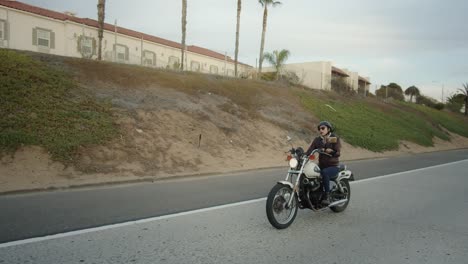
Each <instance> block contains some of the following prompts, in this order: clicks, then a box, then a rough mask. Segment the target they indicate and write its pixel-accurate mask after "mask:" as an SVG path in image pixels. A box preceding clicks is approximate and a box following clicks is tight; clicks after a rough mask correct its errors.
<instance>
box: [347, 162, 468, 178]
mask: <svg viewBox="0 0 468 264" xmlns="http://www.w3.org/2000/svg"><path fill="white" fill-rule="evenodd" d="M467 161H468V159H464V160H459V161H454V162H449V163H444V164H439V165H434V166H429V167H424V168H419V169H414V170H409V171H402V172H397V173H392V174H387V175H382V176H376V177H372V178H367V179H362V180H358V181H355V182H354V184H356V183H360V182H367V181H374V180H381V179H385V178H388V177H393V176H398V175H402V174H407V173H413V172H419V171H424V170H430V169H435V168H440V167H445V166H450V165H454V164H458V163H463V162H467ZM352 183H353V182H352Z"/></svg>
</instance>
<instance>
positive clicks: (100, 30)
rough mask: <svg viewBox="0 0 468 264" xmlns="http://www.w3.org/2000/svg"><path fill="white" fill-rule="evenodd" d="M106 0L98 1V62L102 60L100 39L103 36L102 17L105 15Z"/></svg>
mask: <svg viewBox="0 0 468 264" xmlns="http://www.w3.org/2000/svg"><path fill="white" fill-rule="evenodd" d="M105 6H106V0H98V4H97V9H98V26H99V28H98V38H99V43H98V60H102V38H103V36H104V15H105V13H104V12H105Z"/></svg>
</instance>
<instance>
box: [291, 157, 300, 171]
mask: <svg viewBox="0 0 468 264" xmlns="http://www.w3.org/2000/svg"><path fill="white" fill-rule="evenodd" d="M297 164H298V161H297V159H295V158H292V159H290V160H289V167H291V168H293V169H295V168H296V167H297Z"/></svg>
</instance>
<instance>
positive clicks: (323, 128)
mask: <svg viewBox="0 0 468 264" xmlns="http://www.w3.org/2000/svg"><path fill="white" fill-rule="evenodd" d="M326 128H327V127H324V126H323V127H320V128H319V130H325V129H326Z"/></svg>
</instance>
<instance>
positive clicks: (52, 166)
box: [0, 54, 468, 192]
mask: <svg viewBox="0 0 468 264" xmlns="http://www.w3.org/2000/svg"><path fill="white" fill-rule="evenodd" d="M34 56H36V57H38V58H39V59H40V60H42V61H46V62H47V63H49V64H50V65H52V66H53V67H57V68H61V69H66V70H67V71H68V72H69V73H71V74H72V75H73V76H74V78H75V80H76V81H77V82H78V83H79V86H80V89H83V90H84V91H86V92H87V93H88V94H90V95H92V96H94V97H96V98H98V99H99V100H103V101H105V102H108V103H109V104H111V106H112V112H113V115H114V118H115V123H116V124H117V125H118V128H119V135H118V137H116V138H114V139H113V140H111V141H109V142H108V143H106V144H104V145H95V146H92V145H87V146H81V147H80V148H79V149H78V150H77V154H76V155H75V160H74V161H73V163H72V164H70V165H67V166H65V165H63V164H62V163H60V162H56V161H53V160H51V158H50V156H49V154H48V153H47V152H46V151H45V150H44V149H42V148H40V147H37V146H24V147H22V148H20V149H19V150H18V151H17V152H16V153H14V154H12V155H2V156H0V158H1V160H0V165H1V166H0V192H7V191H13V190H24V189H36V188H48V187H67V186H72V185H82V184H92V183H101V182H114V181H127V180H139V179H158V178H162V177H168V176H177V175H193V174H204V173H212V172H228V171H235V170H244V169H254V168H264V167H274V166H283V165H285V162H284V157H285V155H284V152H285V151H287V150H288V148H289V147H290V146H289V145H288V144H286V142H285V138H286V136H287V135H290V136H292V137H293V138H294V142H293V143H294V145H296V146H297V145H300V146H304V147H306V145H307V143H308V142H310V140H311V139H312V138H313V137H314V136H315V134H314V133H315V129H314V128H315V124H316V122H317V121H318V120H317V119H316V118H315V117H314V116H312V115H311V114H310V112H307V111H306V110H304V109H303V108H302V107H301V106H300V102H299V100H298V99H297V98H296V97H294V96H292V94H294V92H295V91H297V92H299V91H301V88H297V87H288V86H284V85H276V84H271V83H265V82H252V81H246V80H232V79H220V78H219V77H216V76H206V75H198V74H181V73H174V72H167V71H153V70H149V69H146V68H142V67H134V66H133V67H130V66H126V65H115V64H110V63H96V62H93V61H86V60H76V59H69V58H63V57H54V56H45V55H37V54H36V55H34ZM130 69H131V70H130ZM247 84H248V85H247ZM247 86H248V87H247ZM316 93H318V94H320V92H316ZM451 136H453V137H456V141H455V142H457V143H456V144H455V143H451V142H450V141H449V142H446V141H441V140H438V141H436V142H435V146H434V147H432V148H422V147H420V146H418V145H416V144H414V143H408V142H402V144H401V147H400V150H399V151H392V152H384V153H373V152H370V151H367V150H364V149H361V148H355V147H352V146H351V145H349V144H346V142H345V143H344V148H343V149H344V150H343V156H342V158H343V159H344V160H351V159H361V158H372V157H381V156H389V155H400V154H402V153H418V152H425V151H434V150H439V149H451V148H460V147H468V139H466V138H463V137H460V136H457V135H453V134H451ZM452 142H453V141H452Z"/></svg>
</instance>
